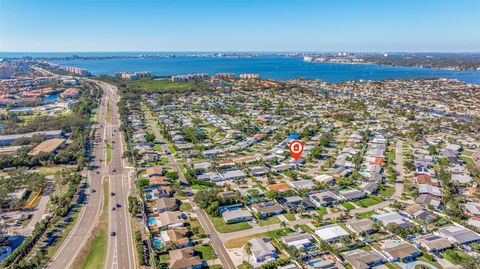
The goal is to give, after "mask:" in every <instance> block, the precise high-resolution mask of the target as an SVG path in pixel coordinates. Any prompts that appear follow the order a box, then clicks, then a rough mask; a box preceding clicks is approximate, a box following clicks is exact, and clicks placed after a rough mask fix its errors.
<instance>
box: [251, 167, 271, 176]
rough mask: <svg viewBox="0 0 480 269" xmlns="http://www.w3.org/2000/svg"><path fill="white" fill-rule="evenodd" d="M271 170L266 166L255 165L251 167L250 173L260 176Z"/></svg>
mask: <svg viewBox="0 0 480 269" xmlns="http://www.w3.org/2000/svg"><path fill="white" fill-rule="evenodd" d="M269 171H270V170H269V169H268V167H266V166H253V167H250V173H251V174H252V176H255V177H258V176H263V175H265V174H267V173H268V172H269Z"/></svg>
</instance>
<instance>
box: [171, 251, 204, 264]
mask: <svg viewBox="0 0 480 269" xmlns="http://www.w3.org/2000/svg"><path fill="white" fill-rule="evenodd" d="M168 256H169V257H170V260H168V265H169V267H168V268H170V269H197V268H198V269H199V268H202V266H203V262H202V260H201V259H200V257H199V256H195V251H194V250H193V248H191V247H188V248H181V249H174V250H170V251H169V252H168Z"/></svg>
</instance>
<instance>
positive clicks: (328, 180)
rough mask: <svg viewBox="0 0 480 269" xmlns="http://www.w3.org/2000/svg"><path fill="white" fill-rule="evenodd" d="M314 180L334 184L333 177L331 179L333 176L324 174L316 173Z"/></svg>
mask: <svg viewBox="0 0 480 269" xmlns="http://www.w3.org/2000/svg"><path fill="white" fill-rule="evenodd" d="M314 180H315V181H318V182H323V183H325V184H328V185H333V184H335V179H333V176H331V175H326V174H322V175H318V176H316V177H315V178H314Z"/></svg>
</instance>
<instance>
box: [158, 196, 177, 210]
mask: <svg viewBox="0 0 480 269" xmlns="http://www.w3.org/2000/svg"><path fill="white" fill-rule="evenodd" d="M155 205H156V208H157V211H158V212H159V213H162V212H166V211H175V210H177V209H178V206H179V205H180V201H179V200H177V199H175V198H160V199H157V200H156V201H155Z"/></svg>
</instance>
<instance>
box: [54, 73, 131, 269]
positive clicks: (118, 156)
mask: <svg viewBox="0 0 480 269" xmlns="http://www.w3.org/2000/svg"><path fill="white" fill-rule="evenodd" d="M84 80H86V81H89V82H93V83H95V84H97V85H99V86H100V87H102V89H103V90H104V94H103V97H102V100H101V105H100V107H99V114H98V123H97V124H95V126H94V127H95V128H96V133H95V142H94V147H93V151H92V153H93V155H92V156H93V157H94V158H93V162H92V163H91V164H90V168H89V170H87V172H86V174H87V176H88V182H89V185H90V186H89V188H88V198H87V203H86V204H85V205H84V206H83V208H82V210H81V212H80V214H79V217H78V219H77V222H76V224H75V226H74V228H73V229H72V231H71V232H70V234H69V235H68V237H67V238H66V240H65V241H64V242H63V244H62V246H61V247H60V248H59V250H58V251H57V253H55V255H54V256H53V257H52V259H51V261H50V263H49V264H48V265H47V268H53V269H57V268H58V269H65V268H70V267H71V266H72V264H73V262H74V261H75V259H76V258H77V257H78V254H79V252H80V251H81V249H82V248H83V247H84V246H85V243H86V242H87V241H88V239H89V237H90V235H91V233H92V230H93V229H94V227H95V226H96V225H97V223H98V220H99V216H100V213H101V208H102V204H103V198H104V193H103V188H102V180H103V178H106V179H108V181H109V194H108V195H109V199H108V203H109V207H108V210H109V214H108V216H109V220H108V223H109V229H108V250H107V260H106V262H105V268H136V264H135V252H134V246H133V239H132V232H131V225H130V217H129V215H128V214H129V213H128V193H129V191H130V187H131V184H130V178H131V177H130V176H129V172H130V171H129V170H128V169H127V168H126V162H125V160H124V159H123V144H124V142H123V136H122V134H121V133H120V120H119V116H118V108H117V92H116V91H117V89H116V87H114V86H112V85H110V84H107V83H104V82H100V81H97V80H91V79H84ZM107 104H108V105H107ZM107 115H108V116H107ZM107 144H109V145H110V146H111V153H112V154H111V160H109V161H107V156H106V151H107ZM111 193H114V194H115V195H111ZM117 204H118V207H117ZM113 207H115V210H114V211H113V210H112V208H113ZM112 232H115V235H112Z"/></svg>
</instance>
